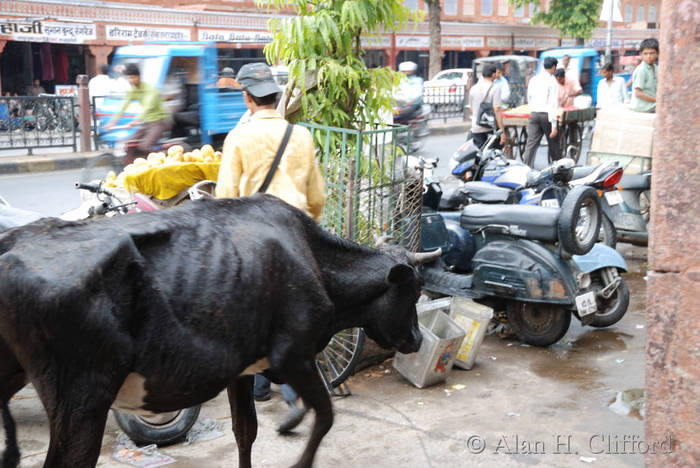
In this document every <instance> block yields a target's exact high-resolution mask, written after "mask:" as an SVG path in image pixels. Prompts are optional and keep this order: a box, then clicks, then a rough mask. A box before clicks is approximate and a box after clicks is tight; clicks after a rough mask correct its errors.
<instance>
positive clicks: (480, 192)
mask: <svg viewBox="0 0 700 468" xmlns="http://www.w3.org/2000/svg"><path fill="white" fill-rule="evenodd" d="M460 192H462V193H464V194H466V195H468V196H469V198H471V199H472V201H474V202H477V203H515V202H517V201H518V200H519V199H520V197H519V194H518V192H516V191H514V190H511V189H509V188H505V187H499V186H498V185H493V184H490V183H488V182H466V183H465V184H464V185H463V186H462V188H461V189H460Z"/></svg>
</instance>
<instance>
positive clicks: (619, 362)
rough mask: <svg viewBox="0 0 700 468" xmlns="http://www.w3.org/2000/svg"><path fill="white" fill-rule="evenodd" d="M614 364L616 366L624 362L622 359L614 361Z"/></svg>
mask: <svg viewBox="0 0 700 468" xmlns="http://www.w3.org/2000/svg"><path fill="white" fill-rule="evenodd" d="M615 362H616V363H618V364H622V363H623V362H625V360H624V359H615Z"/></svg>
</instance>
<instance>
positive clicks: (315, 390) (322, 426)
mask: <svg viewBox="0 0 700 468" xmlns="http://www.w3.org/2000/svg"><path fill="white" fill-rule="evenodd" d="M281 369H284V372H283V373H280V375H282V377H283V379H284V380H285V381H286V382H287V383H288V384H289V385H291V386H292V388H293V389H294V390H295V391H296V392H297V394H299V396H300V397H301V398H302V399H303V400H304V403H305V404H306V406H307V407H310V408H313V409H314V411H315V417H314V424H313V427H312V429H311V436H310V437H309V442H308V444H307V445H306V448H305V449H304V453H303V454H302V456H301V458H300V459H299V461H298V462H297V463H296V464H295V465H294V466H295V467H297V468H302V467H303V468H308V467H311V464H312V463H313V461H314V456H315V455H316V450H318V446H319V445H320V443H321V440H322V439H323V437H324V436H325V435H326V434H327V433H328V431H329V430H330V429H331V426H332V425H333V408H332V405H331V399H330V397H329V396H328V391H327V390H326V387H325V386H324V384H323V382H322V381H321V377H320V376H319V375H318V371H317V370H316V367H315V365H314V363H313V362H311V361H303V362H301V361H296V362H291V360H289V361H287V362H286V363H285V365H284V366H282V367H281Z"/></svg>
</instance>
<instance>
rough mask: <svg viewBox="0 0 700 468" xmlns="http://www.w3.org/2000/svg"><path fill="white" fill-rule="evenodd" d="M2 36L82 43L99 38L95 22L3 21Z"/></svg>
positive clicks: (24, 40)
mask: <svg viewBox="0 0 700 468" xmlns="http://www.w3.org/2000/svg"><path fill="white" fill-rule="evenodd" d="M0 36H10V37H11V38H12V40H14V41H21V42H52V43H57V44H82V43H84V42H85V41H94V40H95V39H97V30H96V27H95V24H94V23H63V22H58V21H39V20H37V21H32V22H26V21H3V22H0Z"/></svg>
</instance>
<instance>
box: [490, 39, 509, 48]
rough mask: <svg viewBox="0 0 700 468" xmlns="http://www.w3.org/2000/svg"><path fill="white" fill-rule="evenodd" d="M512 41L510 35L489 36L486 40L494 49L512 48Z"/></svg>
mask: <svg viewBox="0 0 700 468" xmlns="http://www.w3.org/2000/svg"><path fill="white" fill-rule="evenodd" d="M512 43H513V42H512V40H511V38H510V37H489V38H488V39H487V41H486V44H488V46H489V47H491V48H493V49H510V46H511V44H512Z"/></svg>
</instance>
